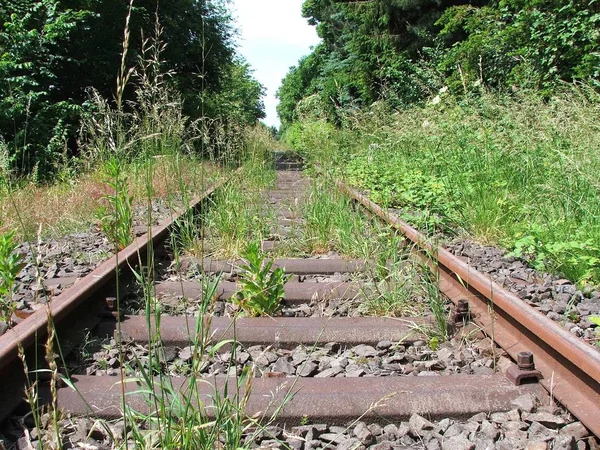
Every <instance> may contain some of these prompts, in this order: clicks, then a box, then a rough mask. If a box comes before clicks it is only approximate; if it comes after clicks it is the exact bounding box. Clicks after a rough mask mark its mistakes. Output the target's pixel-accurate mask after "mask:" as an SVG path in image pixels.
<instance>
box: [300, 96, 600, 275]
mask: <svg viewBox="0 0 600 450" xmlns="http://www.w3.org/2000/svg"><path fill="white" fill-rule="evenodd" d="M599 100H600V95H598V93H597V92H595V91H593V90H592V89H588V88H586V87H585V86H579V87H573V88H570V89H565V91H564V93H563V94H562V95H557V96H556V97H554V98H553V99H551V100H550V101H542V100H540V99H538V98H536V97H535V96H534V95H533V94H530V93H522V94H519V95H516V96H513V97H505V96H499V95H495V94H490V93H483V94H482V95H481V96H480V97H478V98H470V99H467V100H462V101H460V102H459V101H458V100H456V99H454V98H452V97H450V96H448V95H447V94H444V95H442V96H441V101H440V102H439V103H437V102H436V104H433V103H432V104H428V105H427V106H425V107H414V108H410V109H407V110H403V111H392V110H389V109H388V108H386V107H385V105H382V104H379V105H374V106H373V107H372V108H371V110H369V111H363V112H359V113H353V114H352V115H349V117H348V119H347V123H348V124H350V125H349V126H348V127H346V128H344V129H342V130H336V129H334V128H332V127H331V126H329V125H327V124H324V123H314V122H313V123H306V124H299V125H297V126H296V127H295V128H294V129H292V130H290V138H291V139H292V140H293V141H295V142H296V143H297V145H299V146H300V147H304V148H307V149H308V144H307V143H310V147H312V148H327V151H328V152H333V153H334V154H335V155H334V156H333V157H332V158H328V159H330V160H333V161H335V162H336V166H337V167H338V169H340V170H342V169H348V168H351V169H352V174H351V175H352V178H353V181H354V182H355V183H357V184H359V185H361V183H362V186H363V187H365V188H366V189H369V190H370V191H371V193H373V192H377V193H379V194H381V197H382V198H387V200H389V201H388V203H389V204H390V205H391V206H398V207H401V208H403V210H404V212H405V213H408V214H409V218H410V213H411V212H414V210H415V209H417V210H421V211H422V210H423V209H429V211H430V212H431V213H432V214H433V217H434V221H435V220H438V219H440V218H441V220H443V221H445V224H446V225H448V224H451V225H452V227H453V228H454V229H457V228H458V229H463V230H465V231H466V233H467V234H468V235H470V236H473V237H475V238H476V239H477V240H479V241H481V242H483V243H488V244H499V245H503V246H505V247H507V248H509V249H511V250H515V252H516V253H517V254H518V255H519V256H524V257H529V258H530V259H531V261H532V263H533V264H534V265H535V266H536V267H538V268H540V269H543V270H550V271H554V272H557V273H562V274H564V275H566V276H568V277H570V278H572V279H574V280H576V281H580V282H592V283H595V284H597V283H600V259H599V257H598V254H599V253H598V252H599V249H600V182H599V181H598V177H597V173H598V170H599V169H600V120H599V118H600V102H599ZM315 130H317V131H318V132H315ZM319 137H320V138H321V139H322V140H323V142H315V139H317V138H319ZM325 140H327V142H325ZM322 155H323V153H320V154H318V155H315V157H317V158H318V157H322ZM361 171H362V172H361ZM347 173H348V172H347ZM415 179H417V181H416V182H415V181H410V180H415ZM418 179H421V180H422V181H420V182H419V181H418ZM386 190H388V191H392V193H391V194H389V192H388V194H389V195H387V194H386ZM411 190H414V192H413V191H411ZM386 195H387V197H386ZM424 195H425V196H426V195H429V196H430V197H431V198H430V200H428V203H426V204H425V205H419V204H418V201H419V200H418V199H419V198H421V199H422V198H423V196H424ZM454 211H456V212H454ZM413 219H414V217H413ZM414 222H416V224H417V225H422V223H419V220H416V221H414ZM426 223H429V222H426Z"/></svg>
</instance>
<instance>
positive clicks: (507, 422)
mask: <svg viewBox="0 0 600 450" xmlns="http://www.w3.org/2000/svg"><path fill="white" fill-rule="evenodd" d="M302 169H303V168H302V164H301V162H299V161H297V160H295V159H286V158H285V157H280V158H279V159H278V160H277V163H276V181H275V187H274V188H271V189H269V190H267V191H264V192H263V193H262V196H263V199H264V205H265V208H266V210H265V211H263V212H264V213H265V214H268V215H269V217H270V219H271V223H272V224H273V227H274V229H272V230H271V233H270V236H271V238H270V239H268V240H264V241H263V242H262V243H261V246H262V250H263V252H265V253H267V254H268V253H272V254H273V255H274V256H273V258H274V263H273V267H272V268H273V269H275V268H277V267H279V268H283V269H285V272H286V273H287V274H288V275H290V276H291V278H290V280H289V281H288V282H287V283H286V284H285V288H284V290H285V299H284V304H283V308H282V309H280V310H279V311H278V312H277V314H275V315H272V316H270V317H239V314H238V313H239V312H240V311H239V310H236V309H235V308H233V309H232V306H231V304H232V302H231V299H232V298H235V297H236V295H237V292H238V291H239V283H240V279H241V277H243V276H244V273H243V270H241V269H240V267H241V266H242V265H243V264H244V261H229V260H222V259H218V258H202V257H201V258H194V257H186V258H183V259H182V260H181V261H178V268H179V270H180V273H185V274H187V275H185V276H177V277H173V276H171V277H168V276H166V275H165V274H161V273H158V272H156V273H155V271H154V270H148V269H140V270H139V271H138V272H139V273H140V274H142V277H143V278H145V279H147V280H149V281H151V284H152V291H153V292H152V293H151V294H152V298H158V299H160V304H161V305H171V308H172V310H169V312H170V314H169V315H161V314H160V310H159V312H158V313H157V314H156V313H155V314H154V319H153V320H150V318H149V315H148V314H146V315H135V314H123V312H122V311H117V310H116V304H115V300H114V297H115V295H116V293H115V284H116V283H115V266H116V265H119V267H120V268H121V271H122V273H121V275H120V278H121V279H120V283H119V285H120V286H122V287H121V295H122V294H123V292H122V291H123V289H125V288H124V286H125V285H126V282H127V280H128V279H130V278H131V276H130V275H128V274H127V272H128V267H130V266H134V265H135V264H138V263H139V262H140V259H141V260H142V261H141V262H142V264H145V262H144V261H145V260H147V259H152V257H154V258H155V259H156V260H158V256H152V255H153V253H152V251H156V255H160V254H161V253H164V254H165V255H167V257H168V255H169V248H168V245H167V246H166V247H165V246H164V244H162V243H163V242H164V240H165V238H166V236H167V235H168V233H169V229H170V227H171V226H172V224H171V222H169V223H165V224H163V225H161V226H158V227H156V228H155V229H154V230H153V231H152V239H148V237H147V236H142V237H140V238H138V240H137V241H136V242H135V243H134V244H133V245H132V246H131V247H129V248H128V249H126V250H124V251H123V252H121V253H120V254H119V255H118V257H117V258H113V259H111V260H110V261H107V262H106V263H104V264H103V265H101V266H100V267H99V268H97V269H96V270H95V271H94V272H93V273H92V274H91V275H89V276H87V277H85V278H84V279H83V280H80V282H78V283H76V284H75V285H74V286H73V287H72V288H71V289H69V290H67V291H65V292H64V293H63V294H61V295H60V296H59V297H57V298H56V299H54V301H53V302H52V306H51V315H52V317H53V322H54V324H55V325H56V331H55V333H56V335H57V336H58V342H60V345H61V347H62V352H63V353H68V352H69V351H70V350H71V349H74V348H75V347H76V346H77V345H78V340H80V339H79V338H78V336H80V331H81V330H82V329H84V328H86V329H89V330H94V331H93V333H94V335H95V336H98V337H99V338H104V339H105V342H109V344H108V345H107V347H110V345H111V338H112V345H113V347H112V348H107V349H105V355H104V356H105V358H104V359H102V361H103V363H102V364H98V363H96V365H95V366H94V367H93V369H92V370H89V368H88V370H83V371H82V370H79V372H76V373H75V374H73V375H71V376H70V378H69V382H68V383H62V384H61V385H60V387H59V388H55V389H54V390H53V391H52V389H51V388H50V387H48V385H47V383H45V381H44V379H45V378H46V379H47V377H46V376H45V373H46V372H32V374H33V375H32V376H30V377H29V378H37V379H38V383H39V385H38V387H39V388H40V390H39V393H40V396H42V397H45V398H49V400H48V401H49V402H52V401H54V402H55V405H56V406H57V407H58V408H59V409H60V410H62V411H65V412H66V413H67V414H68V415H69V417H84V416H91V417H94V418H96V419H98V420H107V421H116V422H117V423H121V428H120V429H118V430H117V431H115V430H114V429H112V428H111V432H109V431H106V430H105V431H104V432H103V431H99V430H96V431H95V432H94V429H93V426H92V427H90V426H88V428H86V430H87V433H86V432H84V433H79V434H80V435H78V438H80V439H81V443H82V445H83V444H85V445H91V446H94V445H96V444H98V445H101V444H99V442H100V441H102V439H104V440H105V441H106V442H113V443H115V442H117V443H118V442H120V441H122V440H123V439H125V435H126V431H125V429H126V426H123V425H122V421H123V408H124V406H125V403H124V400H123V399H124V398H125V399H126V403H127V408H129V409H130V410H133V411H136V414H137V415H139V416H140V417H145V418H146V422H149V420H147V419H148V418H149V417H154V416H153V415H154V414H155V413H156V408H157V402H156V398H159V397H160V398H161V399H162V400H163V401H165V398H167V400H166V404H167V405H170V407H172V408H175V406H176V404H177V401H176V400H177V398H178V396H181V395H183V396H186V393H187V394H189V395H187V397H186V401H187V400H189V401H190V403H189V405H188V406H189V407H193V408H197V409H201V410H203V411H204V412H205V414H206V419H207V421H210V420H218V419H219V417H220V416H219V411H220V410H219V405H217V404H216V403H218V401H220V400H219V399H221V400H222V398H225V397H227V396H230V397H234V398H235V399H236V400H237V401H242V400H243V402H242V403H243V404H244V413H245V414H246V415H247V416H248V417H252V418H255V420H256V421H262V422H263V423H266V424H267V425H268V427H267V428H262V429H261V428H260V427H258V428H259V430H260V432H259V433H258V434H256V433H255V434H253V439H254V445H255V446H256V447H257V448H258V447H262V448H294V449H302V448H305V449H312V448H314V449H316V448H341V449H350V448H377V449H383V448H427V449H435V448H507V449H508V448H525V445H528V444H527V442H533V443H537V444H538V446H537V447H533V446H532V447H527V448H531V449H532V448H597V447H594V445H596V444H595V442H596V441H595V439H594V438H593V436H592V434H595V435H596V436H600V420H598V412H600V356H599V353H598V352H597V351H596V350H594V349H592V348H591V347H590V346H589V345H587V344H585V343H584V342H583V341H581V340H579V339H577V338H574V337H573V336H572V335H570V334H569V333H567V332H565V331H564V330H562V329H561V328H559V327H558V326H556V325H555V324H554V323H553V322H552V321H550V320H548V319H547V318H545V317H544V316H542V315H541V314H539V313H537V312H535V311H533V310H532V309H531V308H530V307H528V306H527V305H525V304H524V303H523V302H522V301H521V300H520V299H518V298H516V297H515V296H514V295H512V294H510V293H508V292H507V291H505V290H504V289H502V288H501V287H500V286H497V285H494V284H493V283H492V282H491V281H489V280H488V279H487V278H486V277H485V276H483V275H481V274H479V273H478V272H476V271H474V270H472V269H471V268H470V267H469V266H468V265H467V264H466V263H465V262H463V261H461V260H459V259H458V258H456V257H454V256H452V255H451V254H449V253H448V252H446V251H445V250H443V249H441V248H438V247H437V246H436V245H434V244H432V243H431V242H429V241H428V240H427V238H426V237H425V236H423V235H421V234H419V233H418V232H417V231H416V230H414V229H412V228H410V227H409V226H408V225H407V224H405V223H403V222H402V221H401V220H399V219H398V218H397V217H395V216H394V215H391V214H389V213H388V212H387V211H385V210H383V209H381V208H379V207H378V206H377V205H375V204H373V203H372V202H370V201H369V200H368V199H367V198H365V197H364V196H362V195H361V194H360V193H358V192H356V191H354V190H352V189H350V188H349V187H347V186H345V185H343V184H342V183H339V185H338V187H339V189H340V191H344V192H345V193H346V194H347V195H349V196H350V197H352V198H353V199H354V201H356V203H357V204H361V205H362V207H364V208H365V209H366V210H367V211H369V213H370V214H372V215H373V216H378V217H379V218H380V219H381V220H382V221H383V223H384V225H383V226H382V227H383V229H385V230H387V231H388V232H389V230H390V229H396V230H398V231H401V232H402V233H403V234H404V236H405V237H406V238H405V239H406V242H405V247H406V248H407V249H409V250H406V252H407V255H408V256H410V257H407V258H406V259H405V260H403V261H402V262H401V265H404V264H409V262H407V261H410V264H418V265H426V266H429V267H430V270H431V272H432V273H433V274H434V277H433V279H434V281H435V284H437V285H438V286H439V289H440V291H441V292H442V293H443V299H447V300H448V304H447V305H445V308H446V309H445V311H444V313H447V312H449V310H450V309H452V311H453V312H452V315H451V318H452V320H451V321H450V322H451V323H449V324H448V326H447V332H448V333H449V339H448V341H447V342H444V340H443V339H442V338H441V336H439V335H436V334H432V331H431V330H432V329H435V327H436V323H435V316H434V314H432V312H431V311H426V312H425V313H422V314H419V315H408V316H401V317H376V316H373V315H366V314H365V313H364V309H361V308H362V305H363V304H364V302H365V301H366V299H367V297H368V296H370V295H375V290H376V288H377V286H379V285H378V284H377V282H376V281H374V280H375V278H376V276H375V275H373V274H374V273H375V272H380V271H381V270H382V269H383V270H384V272H386V273H391V271H392V270H395V269H394V268H392V266H393V265H394V264H393V262H390V261H385V262H384V264H383V266H382V264H381V263H377V262H376V261H374V260H372V259H368V258H363V259H349V258H346V257H344V256H343V255H338V254H332V253H330V254H324V255H320V256H318V257H298V255H297V254H294V252H293V251H291V252H290V249H293V246H294V244H295V242H296V241H295V237H296V235H297V233H298V230H299V229H301V228H302V227H303V226H304V225H305V223H306V220H307V218H306V217H304V216H303V212H305V211H306V209H303V208H302V204H303V203H305V202H307V201H310V197H311V195H313V194H314V192H312V191H311V190H310V187H311V182H310V180H309V178H308V177H307V176H306V175H305V174H304V172H303V170H302ZM218 188H219V186H215V187H214V188H212V189H209V190H208V191H206V192H205V193H203V194H202V195H201V196H200V197H199V198H197V199H195V200H194V201H193V202H192V204H193V206H195V207H197V206H198V205H204V206H206V203H203V202H205V200H206V199H207V198H209V197H210V196H211V195H212V194H213V193H214V191H215V190H216V189H218ZM204 206H202V208H204ZM332 213H333V212H332ZM261 214H262V213H261ZM356 214H361V212H356ZM286 252H290V253H291V254H290V255H287V254H286ZM396 263H397V261H396ZM394 267H395V266H394ZM190 274H191V275H190ZM374 289H375V290H374ZM402 289H404V287H402ZM207 290H209V291H210V292H211V293H212V294H211V295H209V296H208V297H209V298H210V300H211V301H210V305H207V304H206V301H205V300H206V298H207V294H206V293H207ZM203 299H204V300H203ZM421 300H423V299H421ZM415 302H418V301H417V300H415ZM451 302H452V303H451ZM233 303H235V302H233ZM425 304H427V301H425ZM451 304H453V306H450V305H451ZM161 308H163V309H164V308H166V307H165V306H161ZM177 308H179V309H180V310H181V311H183V313H181V312H180V313H176V312H173V311H175V310H177ZM150 316H153V314H152V313H151V314H150ZM47 321H48V316H47V313H46V312H45V311H38V312H37V313H35V314H34V315H32V316H31V317H30V318H28V319H27V320H25V321H24V322H23V323H21V324H19V325H18V326H16V327H15V328H13V329H12V330H11V331H9V332H8V333H6V334H5V335H3V336H0V376H1V379H2V387H0V394H1V395H2V398H3V399H4V400H3V402H2V405H1V406H0V416H1V417H2V419H6V418H7V417H9V415H10V414H12V413H13V412H14V410H15V409H16V408H17V407H18V406H19V404H21V403H22V401H23V395H22V386H23V385H24V384H25V377H24V372H23V369H22V362H21V360H20V359H19V358H18V355H19V353H20V351H19V347H21V348H25V349H28V350H27V360H28V362H29V368H30V369H31V368H35V367H43V366H44V364H43V363H42V362H41V361H42V360H43V356H40V355H43V354H44V353H43V351H40V352H37V353H36V351H35V348H36V345H39V343H40V342H41V343H42V344H43V343H44V342H45V341H44V339H43V336H44V335H45V334H46V332H47ZM74 323H76V324H77V326H76V327H73V324H74ZM75 328H77V329H75ZM122 342H125V344H121V347H120V348H119V349H118V352H116V350H117V348H118V345H119V344H117V343H122ZM157 343H158V344H159V346H160V349H159V351H158V352H157V353H153V350H152V349H153V348H154V349H155V348H156V346H157ZM148 349H150V350H148ZM100 353H102V352H100ZM117 353H118V354H117ZM119 355H120V356H119ZM123 355H125V356H123ZM123 358H126V359H127V361H125V360H124V359H123ZM153 358H154V359H153ZM36 359H37V361H36ZM125 362H128V363H130V366H129V369H126V367H125V364H124V363H125ZM134 363H136V364H140V366H138V367H143V368H145V369H143V370H141V371H140V370H137V371H136V369H131V366H134V365H135V364H134ZM190 373H191V374H193V376H190ZM111 375H113V376H111ZM240 380H243V383H241V382H240ZM166 387H168V389H166ZM152 392H154V393H152ZM165 392H169V394H168V395H167V394H166V393H165ZM549 393H551V394H552V396H553V397H554V398H555V399H557V400H558V401H560V403H561V404H563V405H565V406H566V407H567V408H568V409H569V411H570V413H571V414H573V415H574V416H575V417H576V418H577V420H570V419H569V418H568V417H567V418H565V416H564V415H563V416H561V415H559V414H556V412H557V410H556V407H555V406H554V403H553V400H552V399H551V398H550V396H549ZM124 394H126V396H125V397H124ZM165 396H166V397H165ZM179 402H180V399H179ZM569 422H571V423H569ZM582 424H583V425H585V427H587V429H588V430H589V431H590V432H591V433H590V432H588V431H586V430H585V428H584V427H583V425H582ZM75 428H77V427H75ZM84 428H85V427H84ZM149 429H151V427H150V428H149ZM253 429H256V427H254V428H253ZM449 430H450V431H449ZM73 433H74V432H73ZM73 433H71V435H72V434H73ZM92 435H93V436H94V437H95V440H94V439H92ZM257 436H258V437H257ZM86 442H87V443H86ZM90 442H91V443H90ZM106 442H105V444H106ZM521 443H523V446H521ZM74 445H75V443H74ZM544 445H546V446H545V447H544ZM96 448H102V447H98V446H97V447H96Z"/></svg>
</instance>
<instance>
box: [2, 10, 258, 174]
mask: <svg viewBox="0 0 600 450" xmlns="http://www.w3.org/2000/svg"><path fill="white" fill-rule="evenodd" d="M127 13H128V4H127V2H115V1H113V0H61V1H57V0H6V1H4V2H2V4H1V5H0V25H1V27H0V139H1V141H3V144H2V142H0V144H2V145H5V146H6V147H7V148H8V150H9V152H8V153H9V156H10V159H11V165H12V168H13V169H16V170H18V171H20V172H22V173H27V172H31V171H32V170H34V169H35V170H37V171H38V173H40V174H44V173H51V171H52V167H53V166H55V165H57V164H58V163H59V161H60V159H61V158H64V157H68V156H70V155H73V154H75V153H76V152H77V145H76V136H77V129H78V126H79V125H78V124H79V117H80V115H81V113H82V111H84V110H85V109H86V105H87V102H86V101H87V99H88V95H89V89H90V88H94V89H95V90H97V91H98V92H99V93H100V94H101V95H103V96H104V97H106V98H114V96H115V90H116V81H115V80H116V75H117V72H118V69H119V66H120V62H121V54H122V51H123V44H122V43H123V27H124V24H125V19H126V16H127ZM156 16H158V20H159V22H160V23H161V26H162V28H163V33H162V36H161V39H163V41H164V44H165V46H164V51H163V54H162V55H161V58H162V61H161V64H162V67H161V69H162V70H163V71H164V72H166V73H169V74H171V82H172V84H173V86H174V87H175V88H176V89H177V90H178V91H179V93H180V95H181V97H182V99H183V104H184V111H185V113H186V114H187V115H188V116H189V117H191V118H197V117H200V116H203V115H204V116H209V117H217V116H227V118H228V119H229V120H233V119H235V120H240V121H242V122H244V123H254V122H256V120H257V119H259V118H261V117H263V116H264V108H263V105H262V103H261V100H260V98H261V96H262V94H263V88H262V86H261V85H260V84H259V83H258V82H257V81H256V80H254V79H253V77H252V72H251V70H250V68H249V67H248V65H247V63H246V62H245V61H242V60H240V59H239V58H238V57H237V56H236V54H235V42H234V37H235V34H236V30H235V28H234V27H233V24H232V19H231V17H230V14H229V12H228V10H227V0H171V1H169V2H165V3H159V2H158V1H157V0H136V1H135V2H134V8H133V11H132V16H131V21H130V44H129V52H128V61H127V64H128V67H132V66H134V65H135V64H136V62H137V60H138V57H139V55H140V49H141V43H142V40H143V39H144V38H145V37H148V36H149V35H150V34H151V33H152V30H153V29H154V27H155V20H156ZM125 95H126V99H127V98H129V99H132V98H133V89H129V90H126V92H125Z"/></svg>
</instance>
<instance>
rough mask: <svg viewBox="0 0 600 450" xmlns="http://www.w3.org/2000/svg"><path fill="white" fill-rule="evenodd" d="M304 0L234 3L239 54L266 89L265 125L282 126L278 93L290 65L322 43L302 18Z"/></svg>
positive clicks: (313, 29)
mask: <svg viewBox="0 0 600 450" xmlns="http://www.w3.org/2000/svg"><path fill="white" fill-rule="evenodd" d="M303 1H304V0H233V1H232V12H233V16H234V18H236V22H237V25H238V28H239V30H240V38H239V40H238V42H239V49H238V51H239V53H240V54H241V55H242V56H244V57H245V58H246V60H247V61H248V62H249V63H250V65H251V66H252V68H253V69H254V76H255V78H256V79H257V80H258V81H260V82H261V83H262V84H263V85H264V86H265V87H266V89H267V95H266V96H265V98H264V102H265V111H266V113H267V117H266V119H264V122H265V123H266V124H267V125H269V126H272V125H274V126H276V127H278V126H279V118H278V117H277V111H276V109H275V108H276V106H277V99H276V98H275V93H276V92H277V89H278V88H279V86H280V85H281V80H282V79H283V77H285V74H286V73H287V72H288V70H289V68H290V67H291V66H295V65H296V63H297V62H298V60H299V59H300V58H301V57H302V56H304V55H308V54H309V53H310V51H311V46H314V45H316V44H317V43H318V42H319V38H318V36H317V32H316V31H315V27H312V26H310V25H308V23H307V22H306V19H305V18H303V17H302V13H301V11H302V3H303Z"/></svg>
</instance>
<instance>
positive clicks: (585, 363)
mask: <svg viewBox="0 0 600 450" xmlns="http://www.w3.org/2000/svg"><path fill="white" fill-rule="evenodd" d="M337 185H338V187H339V188H340V189H341V190H342V191H344V192H346V193H347V194H348V195H349V196H350V197H352V198H353V199H354V200H356V201H358V202H359V203H361V204H362V205H363V206H365V207H366V208H367V209H368V210H369V211H371V212H372V213H373V214H375V215H377V216H379V217H380V218H381V219H383V220H384V221H386V222H387V223H389V224H390V225H392V226H393V227H395V228H396V229H398V230H400V231H401V232H402V233H403V234H404V235H405V236H406V237H407V238H408V239H409V240H410V241H412V242H413V243H414V244H416V246H417V247H418V248H419V250H415V254H416V256H417V257H418V258H420V259H421V260H422V261H423V262H424V263H425V264H427V265H429V267H430V268H431V269H432V270H433V271H434V272H435V273H436V274H437V275H438V277H439V287H440V290H441V291H442V292H443V293H444V294H445V295H446V296H448V297H449V298H450V299H451V300H452V301H453V302H454V303H455V304H458V302H459V301H460V300H467V301H468V303H469V307H470V315H471V318H473V320H474V321H475V322H476V323H477V324H478V325H479V326H480V327H481V328H482V329H483V330H484V331H485V332H486V333H487V334H488V335H489V336H490V337H492V338H493V339H494V340H495V341H496V342H497V343H498V345H500V346H501V347H502V348H503V349H504V350H505V351H506V352H507V353H508V354H509V355H510V356H511V357H512V358H513V359H514V360H515V361H516V360H518V358H519V353H521V352H531V353H532V354H533V355H534V356H535V366H536V369H537V370H539V371H540V372H541V374H542V376H543V379H541V380H540V383H541V384H542V385H543V386H544V387H545V388H546V389H547V390H548V391H549V392H551V393H552V395H553V396H554V397H555V398H557V399H558V400H559V401H560V402H561V403H562V404H564V405H565V406H566V407H567V408H568V409H569V410H570V411H571V412H572V413H573V414H574V415H575V416H576V417H577V418H578V419H579V420H580V421H581V422H582V423H583V424H584V425H585V426H586V427H588V428H589V429H590V430H591V431H592V432H593V433H594V434H596V436H600V420H598V411H599V409H598V408H599V406H598V405H600V352H598V351H597V350H595V349H593V348H592V347H591V346H590V345H588V344H587V343H585V342H583V341H582V340H581V339H579V338H577V337H575V336H573V335H572V334H571V333H569V332H568V331H566V330H564V329H563V328H561V327H560V326H558V325H557V324H555V323H554V322H553V321H552V320H550V319H548V318H547V317H546V316H544V315H543V314H541V313H540V312H538V311H536V310H534V309H533V308H531V307H530V306H529V305H527V304H526V303H525V302H524V301H523V300H521V299H520V298H519V297H517V296H516V295H514V294H513V293H511V292H509V291H507V290H506V289H504V288H503V287H501V286H500V285H498V284H496V283H495V282H493V281H492V280H491V279H490V278H489V277H487V276H486V275H484V274H482V273H481V272H478V271H477V270H475V269H473V268H472V267H470V266H469V265H468V264H467V263H465V262H464V261H462V260H461V259H459V258H458V257H456V256H454V255H453V254H452V253H450V252H449V251H448V250H446V249H444V248H443V247H441V246H439V245H437V244H434V243H432V242H431V241H430V240H429V239H428V238H427V237H426V236H425V235H424V234H422V233H420V232H419V231H417V230H416V229H414V228H413V227H411V226H410V225H408V224H407V223H406V222H404V221H403V220H401V219H400V218H399V217H398V216H397V215H396V214H393V213H390V212H388V211H387V210H385V209H383V208H381V207H380V206H379V205H377V204H375V203H373V202H372V201H371V200H369V199H368V198H367V197H365V196H364V195H362V194H361V193H360V192H358V191H357V190H355V189H353V188H351V187H349V186H347V185H346V184H345V183H343V182H341V181H337ZM431 257H433V258H434V259H435V260H436V261H435V262H434V260H433V259H431Z"/></svg>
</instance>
